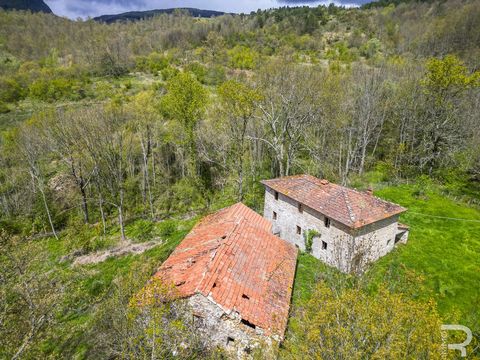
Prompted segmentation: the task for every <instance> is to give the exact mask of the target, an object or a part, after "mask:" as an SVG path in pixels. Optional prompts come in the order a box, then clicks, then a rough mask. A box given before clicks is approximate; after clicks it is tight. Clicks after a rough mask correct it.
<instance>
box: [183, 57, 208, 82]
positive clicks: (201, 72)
mask: <svg viewBox="0 0 480 360" xmlns="http://www.w3.org/2000/svg"><path fill="white" fill-rule="evenodd" d="M186 70H188V71H190V72H191V73H193V74H194V75H195V77H196V78H197V80H198V81H200V82H201V83H202V84H205V79H206V76H207V68H206V67H205V66H203V65H202V64H200V63H198V62H195V63H191V64H189V65H188V66H187V67H186Z"/></svg>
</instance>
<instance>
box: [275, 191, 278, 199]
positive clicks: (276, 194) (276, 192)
mask: <svg viewBox="0 0 480 360" xmlns="http://www.w3.org/2000/svg"><path fill="white" fill-rule="evenodd" d="M275 200H278V191H275Z"/></svg>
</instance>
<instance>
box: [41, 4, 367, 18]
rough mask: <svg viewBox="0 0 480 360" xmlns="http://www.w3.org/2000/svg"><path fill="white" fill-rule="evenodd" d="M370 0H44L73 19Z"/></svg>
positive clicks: (57, 11) (58, 12) (243, 9)
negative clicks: (172, 10)
mask: <svg viewBox="0 0 480 360" xmlns="http://www.w3.org/2000/svg"><path fill="white" fill-rule="evenodd" d="M368 1H369V0H335V1H330V0H324V1H315V0H312V1H308V0H306V1H305V0H233V1H232V0H208V1H207V0H45V2H46V3H47V4H48V6H50V8H51V9H52V11H53V12H54V13H55V14H57V15H60V16H67V17H69V18H71V19H76V18H78V17H82V18H86V17H88V16H91V17H94V16H98V15H105V14H118V13H122V12H126V11H134V10H152V9H167V8H175V7H194V8H199V9H206V10H219V11H225V12H235V13H240V12H245V13H249V12H250V11H254V10H257V9H259V8H260V9H268V8H272V7H279V6H285V5H290V6H299V5H310V6H316V5H319V4H326V5H327V4H329V3H331V2H333V3H335V4H336V5H345V6H352V5H353V6H355V5H359V4H363V3H365V2H368Z"/></svg>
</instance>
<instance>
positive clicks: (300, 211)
mask: <svg viewBox="0 0 480 360" xmlns="http://www.w3.org/2000/svg"><path fill="white" fill-rule="evenodd" d="M298 212H299V213H303V205H302V204H300V203H298Z"/></svg>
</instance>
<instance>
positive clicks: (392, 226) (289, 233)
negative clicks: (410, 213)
mask: <svg viewBox="0 0 480 360" xmlns="http://www.w3.org/2000/svg"><path fill="white" fill-rule="evenodd" d="M298 205H299V204H298V202H297V201H295V200H293V199H291V198H289V197H288V196H285V195H283V194H281V193H278V200H276V199H275V191H274V190H272V189H270V188H268V187H266V191H265V206H264V217H265V218H267V219H268V220H270V221H271V222H272V224H273V228H272V230H273V232H274V233H275V234H277V235H278V236H280V237H281V238H282V239H284V240H287V241H289V242H291V243H293V244H295V245H296V246H297V247H299V248H300V249H301V250H303V251H305V245H306V244H305V242H306V231H308V230H315V231H316V232H317V233H318V234H319V235H318V236H315V237H314V238H313V244H312V255H313V256H315V257H316V258H317V259H320V260H322V261H323V262H325V263H326V264H328V265H330V266H334V267H336V268H338V269H339V270H341V271H343V272H352V271H353V272H359V271H362V270H363V269H364V268H365V265H366V264H368V263H369V262H372V261H375V260H377V259H378V258H379V257H381V256H383V255H385V254H386V253H388V252H389V251H391V250H392V249H393V248H394V245H395V235H396V234H397V221H398V216H394V217H391V218H388V219H385V220H382V221H378V222H376V223H374V224H370V225H367V226H365V227H363V228H362V229H360V230H359V231H354V230H352V229H350V228H348V227H347V226H345V225H343V224H341V223H339V222H337V221H335V220H333V219H330V226H328V227H327V226H326V224H325V216H324V215H323V214H321V213H319V212H318V211H316V210H314V209H311V208H309V207H307V206H305V205H303V206H302V210H303V211H302V212H300V211H299V208H298ZM274 213H276V219H274ZM297 226H298V227H300V234H299V233H298V229H297Z"/></svg>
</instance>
